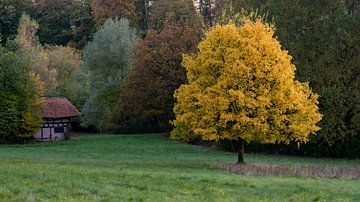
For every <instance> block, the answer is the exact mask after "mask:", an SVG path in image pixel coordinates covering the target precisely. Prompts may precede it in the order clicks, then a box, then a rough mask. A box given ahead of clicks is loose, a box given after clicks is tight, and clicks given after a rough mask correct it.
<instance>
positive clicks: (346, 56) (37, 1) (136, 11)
mask: <svg viewBox="0 0 360 202" xmlns="http://www.w3.org/2000/svg"><path fill="white" fill-rule="evenodd" d="M23 13H25V14H27V15H28V16H31V18H32V19H33V20H31V19H30V17H23V18H22V19H21V21H19V19H20V17H21V15H22V14H23ZM244 15H246V16H249V17H250V18H252V19H256V18H258V17H260V18H261V19H263V20H264V21H267V22H271V23H273V24H274V25H275V26H276V29H275V36H276V37H277V38H278V40H279V41H280V43H281V44H282V45H283V46H284V48H285V49H287V50H289V53H290V55H292V56H293V61H292V62H293V63H294V64H295V65H296V66H297V70H296V78H297V79H298V80H299V81H301V82H309V85H310V87H311V88H312V90H314V91H315V92H316V93H318V94H319V95H320V98H319V102H320V104H319V107H320V111H321V113H322V114H324V117H323V120H322V121H321V122H320V126H321V128H322V130H321V131H319V132H317V134H318V135H316V136H315V135H314V136H311V137H310V139H311V141H310V143H309V144H306V145H305V146H304V147H301V148H300V150H298V149H297V147H293V146H291V150H290V152H291V153H297V152H302V153H306V154H308V155H328V156H339V157H340V156H359V154H360V147H359V146H356V145H359V144H357V143H359V142H360V131H359V128H360V127H358V126H359V123H360V119H359V116H360V115H359V114H360V109H359V107H358V106H359V100H360V99H357V98H358V95H359V91H358V89H359V81H358V80H359V78H360V76H359V73H358V67H359V63H360V61H359V58H360V56H359V52H360V50H359V44H360V43H359V34H358V33H359V32H360V31H359V29H358V27H360V26H359V23H360V20H359V19H360V17H359V16H360V4H359V3H358V1H356V0H344V1H338V0H319V1H311V0H293V1H275V0H255V1H254V0H171V1H169V0H125V1H120V0H109V1H105V0H0V38H1V39H2V41H1V44H2V45H3V46H5V47H6V48H7V49H8V50H11V51H13V52H14V51H17V50H18V49H19V48H20V49H21V52H22V53H24V54H25V55H27V56H28V57H29V58H30V62H31V63H32V65H31V66H32V70H31V71H32V72H33V73H35V74H36V75H37V76H38V77H39V79H40V81H41V82H43V84H44V93H45V96H47V97H54V96H64V97H68V99H69V100H71V101H72V102H73V103H75V104H76V105H77V106H78V107H79V108H84V109H87V110H85V114H87V112H89V110H90V109H91V108H92V109H93V110H95V109H96V108H99V112H98V113H94V114H93V115H94V116H86V117H87V118H89V117H94V119H96V120H99V119H103V118H104V117H107V118H106V119H103V121H102V122H103V124H100V125H102V126H104V125H107V126H108V128H111V129H113V128H117V129H118V130H119V131H122V130H125V131H135V130H133V129H134V128H135V129H140V128H141V130H142V131H143V132H151V131H164V130H169V129H171V128H170V127H171V126H170V125H169V124H168V120H169V119H172V118H171V117H173V116H174V114H173V112H172V110H171V108H172V106H173V103H174V100H173V97H172V96H171V95H172V93H173V91H174V89H176V88H178V87H179V86H180V85H182V84H184V83H186V82H187V77H186V75H185V70H184V68H183V67H182V65H181V58H182V57H181V55H182V54H183V53H187V54H194V53H196V45H197V42H198V41H199V40H200V39H201V37H202V29H203V28H204V27H206V29H209V28H210V27H211V26H213V25H215V24H217V23H220V24H224V23H227V22H229V20H233V21H235V22H236V23H237V24H238V25H240V24H241V23H242V21H241V19H242V16H244ZM121 17H127V18H128V19H129V21H130V23H129V24H130V26H131V27H132V29H134V30H135V29H136V30H137V33H138V35H139V36H141V38H142V40H140V42H139V43H137V42H136V41H133V42H131V43H133V44H132V45H134V52H135V54H134V55H131V56H130V55H129V58H131V60H132V61H131V62H129V65H128V67H127V68H126V69H131V68H132V70H131V71H130V72H129V74H128V75H127V76H126V74H125V73H124V74H122V76H120V75H118V76H120V77H121V79H119V78H120V77H117V78H118V79H119V81H118V85H113V84H110V83H114V82H113V80H114V78H115V77H116V76H114V75H113V73H110V72H108V73H109V75H107V73H104V72H106V71H107V67H109V68H114V70H115V69H116V68H117V67H119V69H116V71H121V69H122V68H121V67H122V66H123V64H116V65H115V63H116V62H118V61H124V60H123V57H125V56H122V55H120V54H116V53H114V51H113V50H114V49H116V48H114V47H115V46H117V47H119V46H125V47H127V45H126V44H127V43H125V42H124V43H123V44H122V43H118V40H117V39H116V38H114V37H110V36H111V34H110V31H109V33H108V34H104V35H102V37H103V39H102V40H99V41H101V43H103V44H104V46H102V47H100V46H99V47H98V48H99V50H105V49H106V48H107V49H108V50H111V51H98V50H95V49H94V50H93V51H92V52H93V53H92V55H91V57H93V58H98V59H96V60H93V61H92V62H86V61H89V59H85V63H83V62H82V61H81V60H82V57H81V56H82V55H85V56H86V55H88V56H86V57H90V54H88V53H89V52H88V51H87V50H85V52H83V50H82V49H84V47H85V46H86V45H87V44H88V42H89V41H91V40H92V39H93V35H94V33H95V32H96V31H97V30H98V31H99V32H100V30H102V28H103V27H102V25H103V24H104V22H105V21H106V20H107V19H108V18H112V19H113V20H115V19H116V18H121ZM239 19H240V20H239ZM99 32H98V33H99ZM113 32H114V33H112V35H114V36H116V35H117V34H119V33H120V32H121V31H119V29H114V30H113ZM118 32H119V33H118ZM134 32H135V31H134ZM191 33H192V34H191ZM16 34H17V35H16ZM113 41H115V42H113ZM91 44H93V42H90V43H89V45H88V46H87V47H88V48H89V47H91ZM106 44H107V45H106ZM114 44H120V45H114ZM124 44H125V45H124ZM105 45H106V46H105ZM69 46H70V47H73V48H77V50H78V51H76V50H74V49H72V48H68V47H69ZM88 48H87V49H88ZM125 49H126V48H124V50H125ZM118 50H120V48H119V49H118ZM106 52H107V53H108V56H106V57H105V55H106V54H105V53H106ZM98 53H99V54H98ZM110 55H111V56H110ZM126 57H127V56H126ZM110 60H111V61H113V62H112V63H108V62H106V61H110ZM103 61H105V62H103ZM95 63H96V66H97V67H99V69H104V72H100V73H99V75H102V76H103V80H102V81H101V83H100V84H99V83H98V79H99V78H97V77H95V76H94V75H96V74H97V73H94V72H92V70H91V68H90V67H92V66H91V65H93V64H95ZM124 72H127V70H126V71H124ZM102 73H104V74H102ZM99 77H100V76H99ZM94 79H95V80H94ZM107 79H109V80H107ZM123 79H124V81H123V82H122V80H123ZM122 83H123V84H122ZM83 86H84V88H82V87H83ZM90 86H92V87H90ZM94 86H98V87H99V88H100V86H104V87H105V86H112V87H111V89H112V90H111V93H108V94H106V95H105V94H101V93H100V94H99V96H95V94H97V93H96V92H95V91H97V90H93V89H95V87H94ZM93 87H94V88H93ZM96 88H97V87H96ZM106 88H107V87H106ZM90 91H91V92H90ZM92 91H94V92H92ZM100 91H101V90H100ZM109 92H110V91H109ZM90 94H91V96H90V97H89V95H90ZM109 94H111V95H112V96H108V95H109ZM94 97H98V100H100V101H101V102H100V103H102V101H104V100H106V106H107V107H106V108H107V109H110V110H111V111H112V112H114V113H112V115H111V116H104V117H102V118H101V117H100V118H99V117H98V118H96V116H100V114H103V113H102V112H106V111H107V110H105V111H104V110H103V109H101V107H100V106H102V107H103V106H105V105H102V104H100V105H99V104H98V103H96V102H95V99H93V98H94ZM110 97H111V98H110ZM103 98H104V99H103ZM86 100H87V101H88V102H86V103H87V104H86V106H87V107H84V103H85V101H86ZM91 103H92V105H93V106H94V107H89V106H90V105H91ZM95 111H96V110H95ZM105 114H106V113H105ZM95 125H96V126H99V124H95ZM102 126H101V128H102V129H104V128H105V127H102ZM354 145H355V146H354ZM261 147H264V148H265V147H267V146H263V145H261V146H260V145H257V148H261ZM276 148H281V149H283V148H287V147H276ZM282 151H283V152H286V153H289V150H286V149H284V150H282Z"/></svg>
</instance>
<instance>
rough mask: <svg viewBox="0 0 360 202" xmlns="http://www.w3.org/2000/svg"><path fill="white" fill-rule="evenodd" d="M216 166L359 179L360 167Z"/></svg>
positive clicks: (260, 172) (233, 170)
mask: <svg viewBox="0 0 360 202" xmlns="http://www.w3.org/2000/svg"><path fill="white" fill-rule="evenodd" d="M216 168H218V169H221V170H224V171H227V172H230V173H235V174H241V175H256V176H284V177H304V178H316V177H320V178H341V179H360V168H356V167H327V166H305V165H304V166H284V165H265V164H223V165H217V166H216Z"/></svg>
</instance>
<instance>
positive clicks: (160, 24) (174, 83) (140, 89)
mask: <svg viewBox="0 0 360 202" xmlns="http://www.w3.org/2000/svg"><path fill="white" fill-rule="evenodd" d="M150 14H151V15H150V25H151V26H150V27H151V29H150V30H149V31H148V35H147V36H146V37H145V38H144V39H143V40H142V41H141V42H140V43H139V44H138V45H137V46H136V48H135V53H136V55H135V59H136V62H135V65H134V67H133V68H132V69H131V70H130V72H129V75H128V76H127V77H126V79H125V80H124V84H123V86H122V88H121V89H120V92H119V97H120V98H119V101H118V102H117V103H116V104H115V106H114V111H116V113H113V115H114V117H113V122H114V123H115V126H116V127H118V131H121V132H155V131H156V132H160V131H161V132H164V131H169V130H170V128H171V126H170V123H169V121H170V120H172V119H173V118H174V114H173V112H172V108H173V106H174V98H173V93H174V91H175V89H177V88H178V87H179V86H180V85H181V84H183V83H185V82H186V81H187V80H186V74H185V69H184V68H183V67H182V65H181V61H182V57H181V55H182V54H183V53H188V54H193V53H195V52H196V50H197V49H196V46H197V44H198V42H199V40H200V38H201V37H202V34H203V23H202V19H201V17H200V16H199V15H198V14H197V13H196V10H195V7H194V5H193V4H192V1H188V0H174V1H163V0H159V1H154V2H153V4H152V6H151V9H150Z"/></svg>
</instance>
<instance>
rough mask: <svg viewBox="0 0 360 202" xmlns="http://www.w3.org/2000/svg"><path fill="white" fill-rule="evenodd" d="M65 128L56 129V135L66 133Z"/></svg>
mask: <svg viewBox="0 0 360 202" xmlns="http://www.w3.org/2000/svg"><path fill="white" fill-rule="evenodd" d="M64 131H65V130H64V127H55V128H54V132H55V133H64Z"/></svg>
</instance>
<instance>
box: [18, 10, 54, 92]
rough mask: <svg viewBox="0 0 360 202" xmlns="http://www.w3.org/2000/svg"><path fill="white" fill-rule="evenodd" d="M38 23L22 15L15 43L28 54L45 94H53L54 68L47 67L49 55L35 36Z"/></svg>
mask: <svg viewBox="0 0 360 202" xmlns="http://www.w3.org/2000/svg"><path fill="white" fill-rule="evenodd" d="M38 28H39V25H38V23H37V22H36V21H34V20H31V19H30V17H29V16H27V15H23V16H22V17H21V19H20V23H19V28H18V35H17V37H16V41H17V43H19V45H20V46H21V49H22V50H23V51H24V52H25V53H26V54H27V55H29V57H30V59H31V62H32V64H33V69H32V71H33V72H34V73H36V74H37V75H38V76H39V78H40V80H41V82H43V83H44V85H45V95H46V96H54V95H55V91H56V86H57V80H56V70H55V69H50V68H49V57H48V55H47V53H46V51H45V50H44V48H43V46H42V45H41V44H40V42H39V41H38V38H37V37H36V32H37V30H38Z"/></svg>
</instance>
